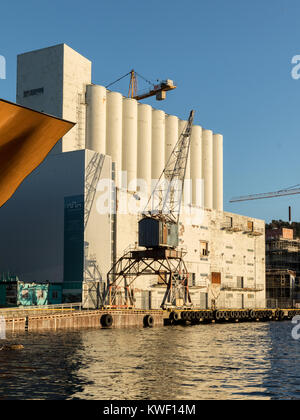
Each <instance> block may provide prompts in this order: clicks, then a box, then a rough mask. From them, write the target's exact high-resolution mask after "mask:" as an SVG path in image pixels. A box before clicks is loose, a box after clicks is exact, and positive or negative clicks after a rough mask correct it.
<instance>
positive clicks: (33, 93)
mask: <svg viewBox="0 0 300 420" xmlns="http://www.w3.org/2000/svg"><path fill="white" fill-rule="evenodd" d="M43 93H44V88H38V89H31V90H25V91H24V98H28V96H36V95H42V94H43Z"/></svg>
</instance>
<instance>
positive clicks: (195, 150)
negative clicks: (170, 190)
mask: <svg viewBox="0 0 300 420" xmlns="http://www.w3.org/2000/svg"><path fill="white" fill-rule="evenodd" d="M190 156H191V180H192V203H193V204H194V205H197V206H203V204H204V203H202V192H203V191H202V187H203V185H202V179H203V178H202V127H200V126H199V125H193V129H192V135H191V149H190Z"/></svg>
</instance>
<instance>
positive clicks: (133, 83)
mask: <svg viewBox="0 0 300 420" xmlns="http://www.w3.org/2000/svg"><path fill="white" fill-rule="evenodd" d="M128 75H130V82H129V91H128V98H132V99H136V100H137V101H140V100H142V99H145V98H150V97H151V96H156V100H157V101H163V100H164V99H166V92H168V91H169V90H174V89H176V86H175V85H174V83H173V80H170V79H167V80H162V81H161V82H159V83H158V84H156V85H155V84H154V83H152V82H150V81H149V80H147V79H145V78H144V77H143V76H141V75H140V74H138V73H137V72H136V71H135V70H130V72H129V73H126V74H124V76H121V77H119V79H117V80H115V81H114V82H112V83H110V84H109V85H107V86H106V88H109V87H110V86H112V85H114V84H115V83H117V82H119V81H120V80H122V79H124V77H126V76H128ZM137 76H139V77H141V78H142V79H144V81H146V82H147V83H148V84H149V85H151V86H152V87H151V88H150V90H147V91H146V92H144V93H139V94H138V79H137Z"/></svg>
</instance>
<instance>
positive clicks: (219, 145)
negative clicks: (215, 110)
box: [213, 134, 223, 211]
mask: <svg viewBox="0 0 300 420" xmlns="http://www.w3.org/2000/svg"><path fill="white" fill-rule="evenodd" d="M213 208H214V209H216V210H219V211H223V136H222V135H221V134H214V136H213Z"/></svg>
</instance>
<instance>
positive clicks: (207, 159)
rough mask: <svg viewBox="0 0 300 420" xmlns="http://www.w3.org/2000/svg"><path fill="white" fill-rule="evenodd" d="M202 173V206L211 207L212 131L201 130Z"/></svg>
mask: <svg viewBox="0 0 300 420" xmlns="http://www.w3.org/2000/svg"><path fill="white" fill-rule="evenodd" d="M202 174H203V178H204V207H205V208H206V209H212V208H213V132H212V131H211V130H203V131H202Z"/></svg>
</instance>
